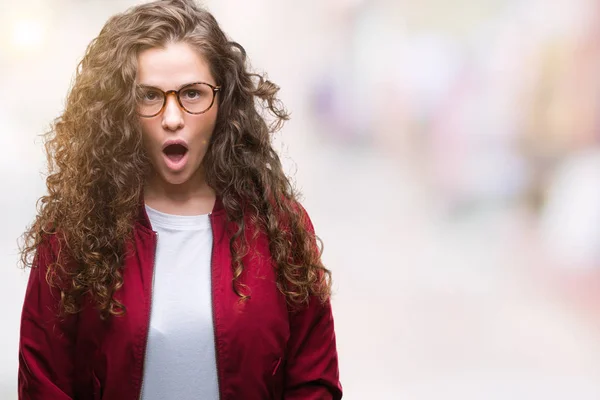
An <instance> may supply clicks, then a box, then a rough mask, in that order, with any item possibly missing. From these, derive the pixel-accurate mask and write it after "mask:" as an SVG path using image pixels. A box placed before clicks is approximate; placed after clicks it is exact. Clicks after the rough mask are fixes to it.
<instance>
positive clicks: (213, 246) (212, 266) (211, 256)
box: [208, 213, 221, 399]
mask: <svg viewBox="0 0 600 400" xmlns="http://www.w3.org/2000/svg"><path fill="white" fill-rule="evenodd" d="M208 217H209V218H210V222H211V226H210V232H211V234H212V237H213V240H212V246H211V251H210V294H211V302H210V303H211V306H212V315H213V336H214V341H215V366H216V368H217V392H218V394H219V399H221V379H220V378H219V371H220V369H219V348H218V346H217V324H216V322H217V321H216V319H215V290H214V285H213V283H214V280H213V269H214V260H215V229H214V226H215V223H214V218H213V215H212V213H209V214H208Z"/></svg>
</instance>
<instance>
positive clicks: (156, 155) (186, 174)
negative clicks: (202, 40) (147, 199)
mask: <svg viewBox="0 0 600 400" xmlns="http://www.w3.org/2000/svg"><path fill="white" fill-rule="evenodd" d="M194 82H206V83H209V84H211V85H213V86H217V83H216V82H215V79H214V77H213V76H212V74H211V72H210V68H209V64H208V63H207V61H206V60H205V59H204V58H203V57H202V56H201V55H200V54H198V53H197V52H196V51H195V50H194V49H193V48H192V47H191V46H190V45H188V44H186V43H170V44H169V45H167V46H166V47H165V48H151V49H147V50H144V51H142V52H140V53H139V55H138V74H137V79H136V83H137V84H138V85H140V86H143V87H146V88H147V89H146V93H147V94H146V97H145V98H146V99H149V100H148V101H151V100H153V99H156V93H159V92H158V91H156V90H155V91H154V93H152V89H151V88H157V89H160V90H162V91H164V92H167V91H169V90H178V89H180V88H181V87H183V86H185V85H187V84H190V83H194ZM204 87H205V88H206V87H207V86H204ZM182 93H183V94H182V95H181V96H183V99H184V100H186V99H187V100H186V101H190V102H193V101H194V99H195V98H197V96H198V95H199V94H198V92H197V91H193V90H192V91H189V90H188V91H186V90H185V89H184V91H182ZM209 94H210V92H209ZM217 96H218V93H217V94H215V101H214V103H213V105H212V107H211V108H210V109H209V110H208V111H206V112H205V113H203V114H190V113H188V112H186V111H185V110H184V109H183V108H181V106H180V104H179V102H178V100H177V97H176V95H175V94H169V95H168V96H167V101H166V104H165V106H164V108H163V110H162V112H160V113H159V114H158V115H156V116H153V117H140V123H141V127H142V135H143V142H144V148H145V150H146V152H147V154H148V155H149V158H150V162H151V164H152V168H153V172H154V174H153V177H152V180H153V181H154V183H157V184H162V185H164V186H166V188H168V187H169V186H171V187H172V185H178V186H179V187H180V186H181V185H184V184H185V185H186V186H187V185H190V186H192V187H190V189H193V187H194V186H200V185H202V184H203V181H204V175H203V166H202V161H203V159H204V155H205V154H206V149H207V147H208V143H209V141H210V138H211V136H212V133H213V130H214V127H215V122H216V119H217V112H218V102H217ZM173 140H174V141H178V142H179V143H180V144H179V145H169V142H170V141H173Z"/></svg>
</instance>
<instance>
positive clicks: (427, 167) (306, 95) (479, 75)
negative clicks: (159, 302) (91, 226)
mask: <svg viewBox="0 0 600 400" xmlns="http://www.w3.org/2000/svg"><path fill="white" fill-rule="evenodd" d="M137 3H139V1H134V0H43V1H42V0H28V1H26V2H25V1H20V2H18V1H17V2H15V1H9V0H0V150H1V151H2V155H1V156H0V188H1V189H0V190H1V193H2V195H1V196H0V209H3V210H4V217H3V218H2V229H0V265H2V268H1V269H0V304H2V315H3V316H2V319H1V320H0V324H1V325H0V326H1V327H2V329H0V399H6V400H15V399H16V398H17V396H16V380H17V375H16V373H17V363H18V358H17V344H18V334H19V319H20V312H21V306H22V301H23V295H24V291H25V284H26V280H27V272H23V271H21V270H19V269H17V242H16V240H17V238H18V237H19V235H21V233H22V232H23V231H24V229H25V227H26V225H27V224H29V223H31V221H32V220H33V218H34V212H35V201H36V200H37V199H38V198H39V197H40V196H41V195H42V194H44V193H45V182H44V172H45V162H46V161H45V156H44V153H43V151H42V150H43V147H42V140H41V138H39V137H38V136H37V135H39V134H41V133H43V132H44V131H46V130H47V129H48V126H49V123H50V122H51V120H52V119H53V118H55V117H56V116H58V115H59V114H60V112H61V109H62V107H63V104H64V99H65V96H66V94H67V90H68V88H69V86H70V83H71V79H72V78H73V77H74V72H75V67H76V65H77V62H78V61H79V60H80V59H81V57H82V56H83V54H84V51H85V47H86V46H87V44H88V43H89V42H90V40H92V39H93V38H94V37H95V36H96V35H97V34H98V33H99V31H100V29H101V28H102V26H103V24H104V22H105V21H106V20H107V19H108V17H110V16H111V15H112V14H114V13H116V12H120V11H123V10H125V9H126V8H128V7H130V6H132V5H134V4H137ZM203 4H205V5H206V6H207V7H208V9H209V10H210V11H212V12H213V13H214V14H215V16H216V18H217V20H219V21H220V23H221V25H222V27H223V29H224V30H225V31H226V32H227V33H228V34H229V36H230V37H231V38H232V39H233V40H235V41H238V42H239V43H240V44H242V45H243V46H244V47H245V48H246V50H247V52H248V54H249V56H250V61H251V63H252V66H253V68H254V69H255V70H256V71H257V72H261V73H263V72H266V73H267V74H268V78H269V79H270V80H272V81H273V82H275V83H277V84H278V85H280V86H281V92H280V93H281V99H282V101H283V102H284V103H285V105H286V106H287V108H288V110H289V111H290V112H291V114H292V115H291V116H292V118H291V120H290V121H289V122H288V123H287V124H286V125H285V126H284V128H283V130H282V131H281V132H279V133H278V134H277V136H276V138H275V141H276V146H277V149H279V151H280V154H281V156H282V158H283V159H284V163H285V166H286V170H287V171H288V172H289V174H290V175H291V176H292V177H293V178H294V181H295V182H296V185H297V186H298V187H299V188H300V189H301V190H302V192H303V194H304V201H303V204H304V205H305V208H306V209H307V210H308V212H309V214H310V215H311V218H312V220H313V222H314V225H315V228H316V230H317V233H318V234H319V235H320V237H321V238H322V239H323V241H324V244H325V247H324V254H323V258H324V261H325V263H326V265H327V266H328V267H329V268H330V269H331V270H332V271H333V277H334V291H335V293H334V297H333V307H334V315H335V323H336V332H337V337H338V350H339V354H340V374H341V379H342V384H343V386H344V389H345V396H344V398H345V399H348V400H357V399H360V400H362V399H410V400H433V399H442V398H443V399H457V400H458V399H461V400H470V399H473V400H480V399H492V400H495V399H511V400H513V399H519V400H521V399H544V400H554V399H569V400H571V399H573V400H588V399H589V400H598V399H600V2H598V1H592V0H552V1H547V0H454V1H444V0H421V1H408V0H321V1H317V0H307V1H287V0H286V1H281V0H278V1H275V0H253V1H242V0H211V1H205V2H204V3H203Z"/></svg>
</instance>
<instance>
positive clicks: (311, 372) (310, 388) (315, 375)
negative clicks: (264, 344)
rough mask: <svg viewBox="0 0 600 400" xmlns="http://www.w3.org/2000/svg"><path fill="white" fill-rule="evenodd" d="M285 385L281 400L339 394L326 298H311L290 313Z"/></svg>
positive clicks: (311, 399)
mask: <svg viewBox="0 0 600 400" xmlns="http://www.w3.org/2000/svg"><path fill="white" fill-rule="evenodd" d="M285 385H286V387H285V392H284V399H285V400H296V399H297V400H300V399H301V400H325V399H327V400H338V399H341V398H342V386H341V384H340V380H339V370H338V356H337V349H336V342H335V333H334V327H333V316H332V313H331V304H330V302H329V300H328V301H327V302H326V303H325V304H322V303H321V302H320V301H319V300H318V299H316V298H311V301H310V304H309V305H308V307H306V308H304V309H302V310H301V311H297V312H296V313H295V314H292V315H290V339H289V342H288V360H287V363H286V377H285Z"/></svg>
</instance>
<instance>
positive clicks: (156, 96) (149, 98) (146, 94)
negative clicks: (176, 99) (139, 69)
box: [140, 89, 162, 103]
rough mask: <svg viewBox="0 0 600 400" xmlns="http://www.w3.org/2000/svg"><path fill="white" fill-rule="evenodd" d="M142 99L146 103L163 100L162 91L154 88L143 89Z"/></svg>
mask: <svg viewBox="0 0 600 400" xmlns="http://www.w3.org/2000/svg"><path fill="white" fill-rule="evenodd" d="M140 99H141V101H143V102H144V103H154V102H157V101H161V100H162V93H160V92H158V91H156V90H152V89H143V90H142V91H141V93H140Z"/></svg>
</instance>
